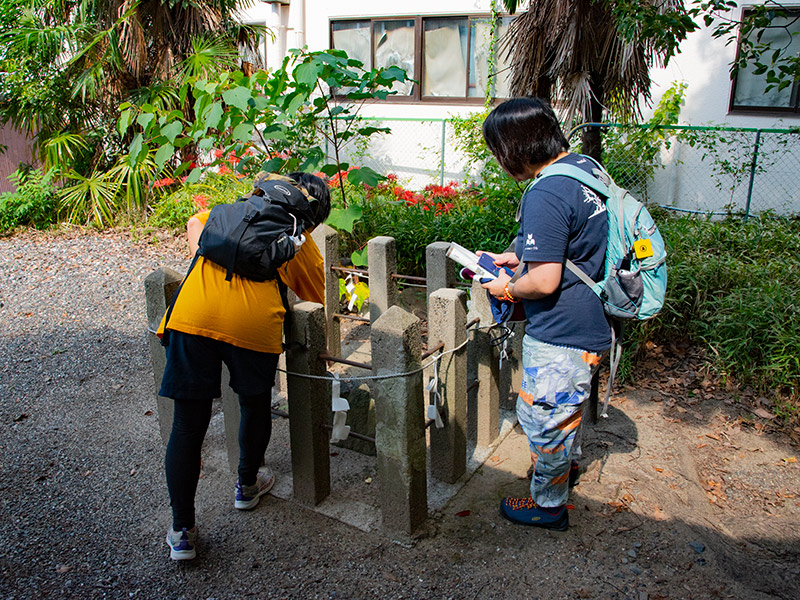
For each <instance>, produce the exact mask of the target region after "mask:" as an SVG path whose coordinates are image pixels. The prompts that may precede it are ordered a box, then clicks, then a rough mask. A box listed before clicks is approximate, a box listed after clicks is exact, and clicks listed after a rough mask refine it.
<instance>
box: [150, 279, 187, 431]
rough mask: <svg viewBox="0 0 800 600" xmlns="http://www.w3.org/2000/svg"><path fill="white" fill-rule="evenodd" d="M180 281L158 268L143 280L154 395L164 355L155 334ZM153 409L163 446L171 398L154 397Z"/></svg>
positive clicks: (169, 425) (169, 428) (170, 415)
mask: <svg viewBox="0 0 800 600" xmlns="http://www.w3.org/2000/svg"><path fill="white" fill-rule="evenodd" d="M182 280H183V275H181V274H180V273H178V272H177V271H174V270H172V269H170V268H168V267H159V268H158V269H156V270H155V271H153V272H152V273H150V274H149V275H148V276H147V277H145V278H144V297H145V303H146V306H147V331H148V333H147V341H148V344H149V345H150V360H151V362H152V364H153V377H154V379H155V384H156V394H158V390H159V389H160V388H161V378H162V377H163V376H164V367H165V366H166V363H167V354H166V350H165V349H164V346H162V345H161V340H160V339H159V338H158V336H157V335H156V333H155V332H156V330H157V329H158V326H159V324H160V323H161V318H162V317H163V316H164V313H165V312H166V310H167V307H168V306H169V305H170V303H171V302H172V298H173V296H175V292H177V291H178V287H179V286H180V284H181V281H182ZM156 405H157V409H158V428H159V430H160V432H161V439H162V440H163V442H164V444H166V443H167V442H168V441H169V435H170V432H171V431H172V418H173V415H174V414H175V407H174V404H173V401H172V400H171V399H170V398H164V397H163V396H157V400H156Z"/></svg>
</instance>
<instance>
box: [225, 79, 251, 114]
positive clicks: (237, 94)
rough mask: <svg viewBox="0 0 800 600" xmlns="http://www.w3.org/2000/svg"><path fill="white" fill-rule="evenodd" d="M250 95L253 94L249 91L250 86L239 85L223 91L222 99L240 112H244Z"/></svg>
mask: <svg viewBox="0 0 800 600" xmlns="http://www.w3.org/2000/svg"><path fill="white" fill-rule="evenodd" d="M252 95H253V94H252V92H251V91H250V88H246V87H244V86H241V85H240V86H238V87H235V88H233V89H231V90H227V91H226V92H224V93H223V94H222V99H223V100H225V102H226V103H228V104H230V105H231V106H235V107H236V108H238V109H239V110H241V111H242V112H245V111H246V110H247V102H248V101H249V100H250V98H251V97H252Z"/></svg>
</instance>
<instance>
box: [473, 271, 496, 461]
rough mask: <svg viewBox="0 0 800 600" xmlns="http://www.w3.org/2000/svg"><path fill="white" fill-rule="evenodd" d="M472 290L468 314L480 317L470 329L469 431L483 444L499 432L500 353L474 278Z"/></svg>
mask: <svg viewBox="0 0 800 600" xmlns="http://www.w3.org/2000/svg"><path fill="white" fill-rule="evenodd" d="M471 293H472V302H471V311H470V318H480V320H481V321H480V323H479V324H478V326H477V327H476V328H474V329H473V330H472V332H471V339H472V343H471V344H470V350H471V356H470V363H471V365H472V368H471V369H470V370H471V373H470V376H469V378H468V379H469V383H470V384H471V383H472V382H473V381H477V382H478V387H477V388H474V389H473V390H471V391H470V393H469V409H470V415H471V418H470V431H474V432H475V437H474V439H475V444H476V445H477V446H481V447H486V446H488V445H490V444H491V443H492V442H493V441H494V440H495V439H496V438H497V436H498V434H499V433H500V424H499V420H500V364H499V361H498V359H499V353H498V352H497V350H496V349H495V348H494V347H493V346H492V339H493V335H492V331H491V330H490V329H487V328H488V327H489V326H491V325H492V323H494V320H493V318H492V311H491V308H490V306H489V299H488V298H487V297H486V290H484V289H483V288H482V287H481V286H480V284H479V283H477V282H473V283H472V290H471ZM473 427H474V429H473Z"/></svg>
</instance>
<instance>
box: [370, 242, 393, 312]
mask: <svg viewBox="0 0 800 600" xmlns="http://www.w3.org/2000/svg"><path fill="white" fill-rule="evenodd" d="M367 260H368V262H369V320H370V322H371V323H373V324H374V323H375V321H376V320H377V319H378V317H380V316H381V315H382V314H383V313H385V312H386V311H387V310H388V309H389V307H391V306H394V305H395V304H397V282H396V281H395V279H394V278H393V277H392V274H393V273H395V272H396V271H397V247H396V246H395V242H394V238H392V237H387V236H383V235H382V236H379V237H376V238H372V239H371V240H370V241H369V243H368V244H367Z"/></svg>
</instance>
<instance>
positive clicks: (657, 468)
mask: <svg viewBox="0 0 800 600" xmlns="http://www.w3.org/2000/svg"><path fill="white" fill-rule="evenodd" d="M653 468H654V469H655V470H656V471H658V472H659V473H663V472H664V469H662V468H661V467H653Z"/></svg>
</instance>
